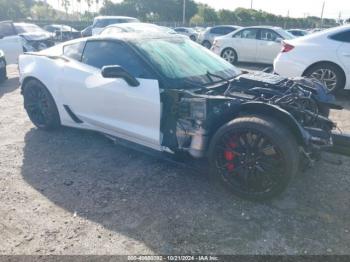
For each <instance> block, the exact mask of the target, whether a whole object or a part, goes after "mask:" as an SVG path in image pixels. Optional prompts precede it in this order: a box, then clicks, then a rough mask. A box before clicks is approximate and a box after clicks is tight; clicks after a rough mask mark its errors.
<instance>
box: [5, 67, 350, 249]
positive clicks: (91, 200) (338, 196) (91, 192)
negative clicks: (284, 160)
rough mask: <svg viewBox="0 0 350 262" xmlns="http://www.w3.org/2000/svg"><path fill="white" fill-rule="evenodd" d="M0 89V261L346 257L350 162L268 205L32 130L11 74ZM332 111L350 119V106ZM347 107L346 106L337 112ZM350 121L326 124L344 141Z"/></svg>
mask: <svg viewBox="0 0 350 262" xmlns="http://www.w3.org/2000/svg"><path fill="white" fill-rule="evenodd" d="M9 71H10V75H9V77H10V79H9V80H7V81H6V82H5V83H3V84H0V112H1V115H0V254H35V255H40V254H154V253H155V254H189V253H193V254H203V253H206V254H208V253H210V254H350V223H349V221H350V211H349V199H350V191H349V187H350V176H349V173H350V172H349V170H350V158H346V157H342V156H338V155H332V154H325V155H324V158H325V159H327V160H332V161H334V162H335V161H338V160H341V161H342V164H341V165H339V164H329V163H326V162H320V163H318V164H317V166H316V167H315V168H314V169H312V170H309V171H307V172H306V173H304V174H300V175H299V176H298V177H297V178H296V179H295V180H294V181H293V182H292V184H291V185H290V187H289V189H288V190H287V192H286V193H285V194H283V195H282V197H280V198H279V199H277V200H274V201H272V202H271V203H268V204H256V203H250V202H246V201H242V200H240V199H237V198H235V197H233V196H231V195H229V194H227V193H225V192H223V191H221V190H220V189H218V188H215V187H213V186H212V185H211V184H210V183H208V179H207V176H206V175H205V174H200V173H196V172H192V171H189V170H187V169H185V168H182V167H178V166H176V165H174V164H171V163H168V162H164V161H162V160H157V159H155V158H153V157H150V156H148V155H144V154H142V153H138V152H136V151H133V150H130V149H126V148H123V147H121V146H115V145H113V144H112V143H111V142H110V141H109V140H107V139H106V138H104V137H102V136H101V135H99V134H95V133H91V132H86V131H80V130H74V129H68V128H62V129H61V130H59V131H57V132H53V133H47V132H44V131H40V130H37V129H36V128H34V126H33V125H32V124H31V122H30V121H29V119H28V117H27V115H26V114H25V112H24V110H23V106H22V103H23V101H22V96H21V95H20V92H19V89H18V77H17V72H16V69H15V67H9ZM341 99H342V101H341V103H342V104H343V105H344V106H345V107H346V108H347V109H350V103H348V102H347V101H350V97H347V96H346V94H345V95H344V96H342V98H341ZM347 99H348V100H347ZM349 116H350V112H349V111H348V110H344V111H343V112H340V113H339V112H338V113H335V112H332V117H333V118H334V119H335V120H337V121H339V124H340V126H341V128H342V129H343V130H348V131H350V117H349Z"/></svg>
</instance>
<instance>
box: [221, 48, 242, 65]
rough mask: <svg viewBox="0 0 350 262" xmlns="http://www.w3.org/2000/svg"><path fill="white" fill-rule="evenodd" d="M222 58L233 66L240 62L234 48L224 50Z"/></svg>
mask: <svg viewBox="0 0 350 262" xmlns="http://www.w3.org/2000/svg"><path fill="white" fill-rule="evenodd" d="M221 57H222V58H223V59H225V60H226V61H227V62H229V63H231V64H235V63H236V62H237V60H238V56H237V53H236V51H235V50H233V49H232V48H226V49H224V51H222V53H221Z"/></svg>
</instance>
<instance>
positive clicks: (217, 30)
mask: <svg viewBox="0 0 350 262" xmlns="http://www.w3.org/2000/svg"><path fill="white" fill-rule="evenodd" d="M210 33H212V34H216V35H221V34H222V28H221V27H214V28H212V29H211V30H210Z"/></svg>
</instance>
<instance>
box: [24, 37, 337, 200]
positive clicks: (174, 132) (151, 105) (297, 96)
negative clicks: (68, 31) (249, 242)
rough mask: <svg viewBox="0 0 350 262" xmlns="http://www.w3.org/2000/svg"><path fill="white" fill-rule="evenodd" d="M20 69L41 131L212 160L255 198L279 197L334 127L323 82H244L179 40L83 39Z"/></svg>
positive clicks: (30, 59) (29, 58)
mask: <svg viewBox="0 0 350 262" xmlns="http://www.w3.org/2000/svg"><path fill="white" fill-rule="evenodd" d="M33 64H35V66H32V65H33ZM19 71H20V83H21V89H22V94H23V97H24V108H25V110H26V111H27V113H28V116H29V118H30V119H31V121H32V122H33V123H34V124H35V125H36V126H37V127H38V128H40V129H44V130H53V129H56V128H58V127H59V126H60V125H64V126H70V127H76V128H80V129H88V130H95V131H98V132H101V133H103V134H105V135H107V137H109V138H112V139H116V138H122V139H124V140H127V141H130V142H133V143H136V144H138V145H142V146H144V147H147V148H149V149H153V150H155V151H154V152H163V154H167V155H172V156H177V155H180V156H181V159H183V160H184V161H185V159H189V160H190V163H191V164H193V161H195V160H194V159H202V160H207V162H208V163H209V165H210V169H208V170H211V172H210V174H211V175H212V177H213V179H215V180H216V181H220V182H222V183H224V184H225V185H226V186H227V187H228V188H230V189H231V190H232V192H233V193H235V194H237V195H239V196H241V197H244V198H247V199H254V200H264V199H267V198H271V197H274V196H276V195H278V194H280V193H281V192H282V191H283V190H284V189H285V188H286V186H287V185H288V182H289V180H290V179H291V178H292V177H293V176H294V175H295V173H296V172H297V170H298V168H299V166H301V165H302V164H301V163H302V162H303V163H308V162H310V161H311V162H312V161H313V160H314V159H317V158H318V156H319V152H320V151H319V150H320V149H321V148H323V147H328V146H330V145H331V130H332V129H333V128H334V127H335V124H334V123H333V122H332V121H330V120H329V119H327V118H326V117H320V115H319V114H320V112H325V113H323V114H324V115H325V116H326V115H327V113H326V112H327V110H329V107H332V108H333V107H335V106H334V105H333V104H332V101H333V96H331V95H327V94H326V93H325V87H324V86H323V85H322V84H321V83H319V82H318V81H312V80H307V79H300V78H298V79H286V78H283V77H281V76H278V75H272V74H266V73H262V72H260V73H252V74H242V72H241V71H240V70H238V69H237V68H235V67H234V66H233V65H231V64H230V63H228V62H226V61H225V60H223V59H221V58H220V57H218V56H216V55H215V54H213V53H212V52H210V51H209V50H207V49H206V48H204V47H202V46H201V45H199V44H197V43H195V42H193V41H191V40H190V39H188V38H187V37H184V36H181V35H178V34H168V33H164V32H156V33H138V34H135V33H121V34H114V35H108V36H101V35H100V36H98V37H91V38H81V39H76V40H72V41H69V42H66V43H62V44H59V45H57V46H55V47H53V48H50V49H47V50H44V51H41V52H39V53H27V54H24V55H21V56H20V58H19ZM291 86H293V88H291ZM335 108H337V107H335ZM321 109H322V110H321ZM301 161H302V162H301ZM203 163H205V162H201V164H203Z"/></svg>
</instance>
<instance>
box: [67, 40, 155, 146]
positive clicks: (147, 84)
mask: <svg viewBox="0 0 350 262" xmlns="http://www.w3.org/2000/svg"><path fill="white" fill-rule="evenodd" d="M64 52H65V51H64ZM73 58H74V57H73ZM75 58H78V57H75ZM72 60H73V61H72V62H70V63H65V66H64V69H63V74H62V83H64V84H62V88H61V90H62V92H61V95H62V99H63V101H64V103H65V105H67V106H68V107H69V109H70V110H71V112H72V113H73V114H75V115H76V116H77V117H78V118H79V119H81V120H82V121H83V122H84V123H87V124H88V125H89V126H90V127H91V128H92V129H94V130H98V131H100V132H104V133H107V134H110V135H113V136H117V137H121V138H124V139H127V140H130V141H132V142H136V143H138V144H142V145H145V146H148V147H151V148H154V149H158V150H159V149H160V107H161V105H160V94H159V85H158V80H156V78H155V77H153V76H152V73H151V71H150V70H148V69H147V66H146V65H145V64H144V63H143V61H141V59H140V58H139V57H138V56H137V55H136V53H135V52H134V51H133V50H132V49H131V48H130V47H129V46H128V45H126V44H124V43H122V42H118V41H112V40H93V41H88V42H87V43H86V45H85V48H84V51H83V54H82V57H81V62H79V61H74V60H75V59H72ZM107 65H119V66H121V67H123V68H124V69H125V70H126V71H128V72H129V73H130V74H132V75H133V76H135V77H136V78H137V80H138V81H139V83H140V85H139V86H137V87H133V86H130V85H129V84H128V83H127V82H126V81H125V80H124V79H121V78H113V79H111V78H104V77H103V76H102V74H101V68H102V67H103V66H107Z"/></svg>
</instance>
